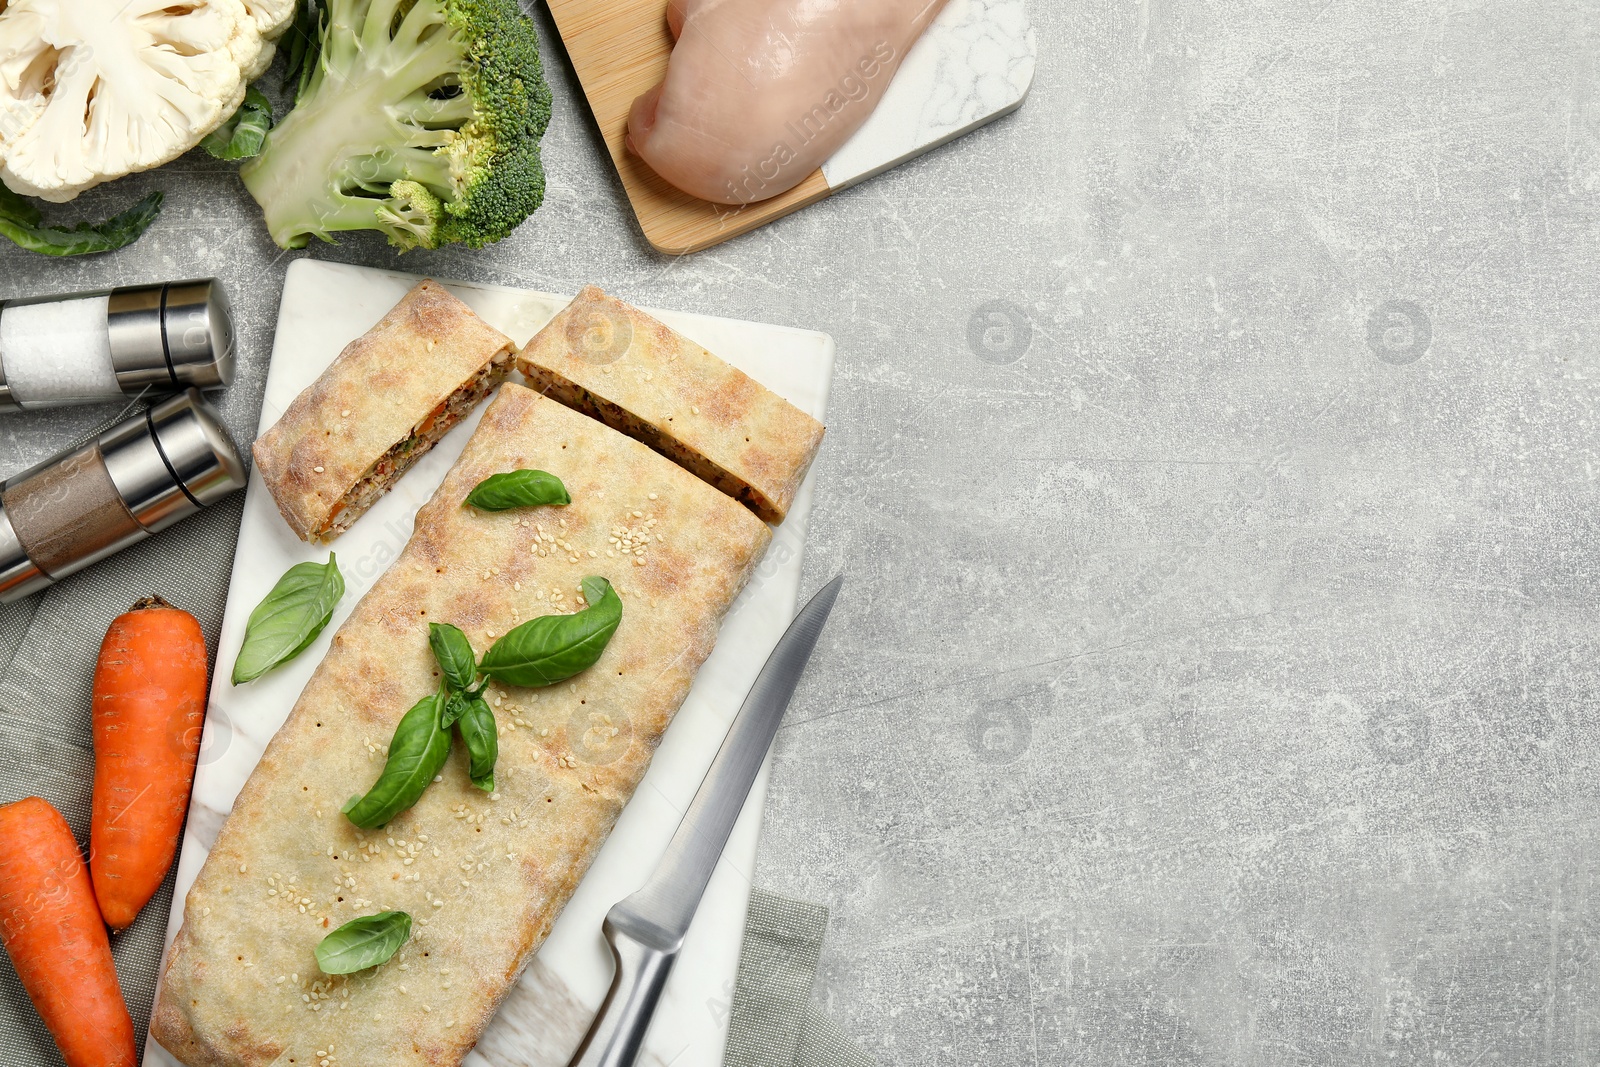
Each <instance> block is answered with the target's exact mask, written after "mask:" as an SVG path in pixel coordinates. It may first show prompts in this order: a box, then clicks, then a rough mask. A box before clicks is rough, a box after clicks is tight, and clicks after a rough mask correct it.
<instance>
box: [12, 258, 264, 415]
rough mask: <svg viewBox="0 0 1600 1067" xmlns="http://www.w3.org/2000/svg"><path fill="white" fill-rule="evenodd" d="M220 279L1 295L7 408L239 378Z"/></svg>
mask: <svg viewBox="0 0 1600 1067" xmlns="http://www.w3.org/2000/svg"><path fill="white" fill-rule="evenodd" d="M233 364H234V360H233V316H232V314H231V313H230V312H229V310H228V298H227V296H226V295H225V294H224V293H223V291H222V283H221V282H219V281H217V280H216V279H215V278H207V279H203V280H200V281H190V282H167V283H165V284H163V285H129V286H123V287H121V288H118V289H109V290H101V291H99V292H93V293H76V294H72V295H69V296H50V297H35V298H30V299H25V300H6V301H0V413H4V412H8V411H17V410H20V409H22V408H41V407H53V406H57V405H62V404H92V403H95V402H97V401H103V400H116V399H120V398H122V397H133V396H141V395H143V394H144V393H146V392H147V391H148V392H153V393H156V394H162V393H173V392H177V391H179V390H181V389H185V388H188V387H189V386H194V387H196V388H200V389H213V388H217V387H219V386H224V385H227V384H228V383H229V382H231V381H233Z"/></svg>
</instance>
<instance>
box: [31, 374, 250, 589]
mask: <svg viewBox="0 0 1600 1067" xmlns="http://www.w3.org/2000/svg"><path fill="white" fill-rule="evenodd" d="M244 484H245V480H244V464H242V463H241V462H240V461H239V452H238V450H237V449H235V448H234V446H233V442H232V441H231V440H230V439H229V438H228V432H227V431H226V430H225V429H223V426H222V422H221V420H220V419H218V418H217V413H216V412H215V411H214V410H213V409H212V408H211V406H210V405H209V404H207V403H206V402H205V401H204V400H203V399H201V397H200V391H199V390H197V389H189V390H187V391H186V392H183V393H180V394H178V395H177V396H174V397H171V398H169V399H167V400H165V401H163V402H162V403H160V404H157V405H156V406H155V407H153V408H151V409H150V410H149V411H146V412H144V413H143V414H140V415H136V416H134V417H133V418H131V419H128V420H127V421H125V422H122V423H119V424H117V425H116V426H113V427H112V428H111V429H109V430H107V431H106V432H105V433H103V434H101V435H100V436H99V437H97V438H95V439H94V440H93V441H91V442H89V443H88V444H87V445H84V446H83V447H82V448H78V449H75V450H73V451H70V452H66V453H63V454H62V455H59V456H56V457H55V458H54V459H49V460H46V461H45V462H43V463H41V464H39V465H38V466H37V467H34V468H32V469H31V470H26V471H23V472H22V473H21V474H18V475H16V476H15V477H13V478H10V479H8V480H7V481H5V482H3V483H0V603H5V602H7V601H11V600H16V599H18V598H19V597H24V596H27V595H28V594H29V593H33V592H37V591H38V590H40V589H43V588H45V587H46V586H48V585H50V584H51V583H52V582H54V581H56V580H57V579H60V578H64V577H66V576H67V575H69V574H72V573H74V572H76V571H80V570H82V569H83V568H85V567H87V566H89V565H90V564H91V563H96V562H98V561H99V560H102V559H104V558H106V557H107V556H109V555H111V554H112V553H113V552H120V551H121V550H122V549H124V548H127V547H128V546H129V545H132V544H134V543H135V542H138V541H143V540H144V539H145V538H147V537H149V536H150V535H151V534H156V533H160V532H161V531H162V530H165V529H166V528H167V527H168V526H171V525H172V524H173V523H175V522H178V521H179V520H180V519H185V518H188V517H189V516H190V515H193V514H195V513H196V512H197V511H199V510H200V509H201V508H203V507H206V506H207V505H209V504H213V503H215V502H216V501H218V500H220V499H222V498H223V497H225V496H227V495H228V494H229V493H231V492H233V491H234V490H235V489H243V488H244Z"/></svg>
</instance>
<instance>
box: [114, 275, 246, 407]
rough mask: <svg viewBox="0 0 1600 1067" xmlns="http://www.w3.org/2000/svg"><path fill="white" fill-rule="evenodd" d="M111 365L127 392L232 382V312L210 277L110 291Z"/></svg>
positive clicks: (204, 386)
mask: <svg viewBox="0 0 1600 1067" xmlns="http://www.w3.org/2000/svg"><path fill="white" fill-rule="evenodd" d="M106 320H107V326H108V328H109V329H110V332H111V364H112V367H113V368H114V369H115V371H116V374H117V384H118V385H120V386H121V387H122V391H123V392H124V393H126V394H128V395H129V396H134V395H137V394H138V393H139V392H141V391H142V390H144V389H147V388H148V389H155V390H157V391H158V392H165V391H167V390H171V389H183V388H186V387H188V386H194V387H196V388H199V389H215V388H217V387H219V386H223V385H227V384H228V383H230V382H232V381H233V372H234V333H233V313H232V311H231V309H230V308H229V306H228V297H227V294H225V293H224V292H223V291H222V283H221V282H219V281H217V280H216V279H215V278H204V279H200V280H198V281H188V282H168V283H167V284H165V285H130V286H123V287H121V288H118V289H113V290H111V295H110V299H109V301H108V307H107V310H106Z"/></svg>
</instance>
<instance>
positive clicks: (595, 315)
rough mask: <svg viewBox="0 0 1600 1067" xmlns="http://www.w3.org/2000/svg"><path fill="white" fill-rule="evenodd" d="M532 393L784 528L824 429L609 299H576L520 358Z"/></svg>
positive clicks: (587, 292) (587, 295) (589, 292)
mask: <svg viewBox="0 0 1600 1067" xmlns="http://www.w3.org/2000/svg"><path fill="white" fill-rule="evenodd" d="M517 369H518V370H520V371H522V373H523V375H524V376H525V377H526V378H527V379H528V382H529V384H531V385H532V386H533V387H534V388H535V389H538V390H539V391H540V392H542V393H544V394H546V395H547V396H550V397H553V398H555V399H556V400H559V401H561V402H562V403H563V404H566V405H567V406H568V407H572V408H576V409H577V410H579V411H582V412H584V413H585V414H587V415H592V416H593V417H595V418H597V419H599V420H600V421H602V422H604V423H605V424H606V425H608V426H610V427H612V428H613V429H617V430H621V431H622V432H623V433H625V434H627V435H628V436H629V437H632V438H634V439H636V440H639V441H643V442H644V443H645V444H647V445H649V446H650V447H651V448H653V449H655V450H656V451H657V452H660V453H661V454H662V455H664V456H667V457H669V458H671V459H672V460H673V461H674V462H676V463H678V464H680V465H681V466H683V467H684V469H686V470H689V471H692V472H693V473H695V474H697V475H699V476H700V477H701V478H702V479H704V480H705V481H707V482H709V483H710V484H712V485H714V486H716V487H717V488H718V489H721V490H722V491H723V492H724V493H727V494H728V495H729V496H732V497H735V498H736V499H738V500H741V501H743V502H744V503H745V504H746V505H748V506H749V507H750V509H751V510H752V511H754V512H755V513H756V514H757V515H759V516H761V517H762V518H763V519H765V520H766V521H768V522H774V523H776V522H782V521H783V517H784V516H785V515H786V514H788V511H789V505H791V504H792V503H794V495H795V493H797V492H799V490H800V483H801V482H802V481H804V480H805V476H806V471H807V470H808V469H810V467H811V461H812V460H813V459H814V458H815V457H816V454H817V449H818V448H819V447H821V445H822V435H823V433H824V428H823V425H822V423H820V422H818V421H817V420H816V419H813V418H812V417H811V416H810V415H807V414H806V413H805V412H803V411H801V410H800V409H799V408H797V407H795V406H794V405H793V404H791V403H789V402H788V401H787V400H785V399H783V397H781V396H779V395H778V394H776V393H774V392H773V391H772V390H770V389H768V388H767V387H766V386H764V385H762V384H761V383H760V382H758V381H756V380H755V379H754V378H752V377H750V376H749V375H748V374H745V373H744V372H743V371H741V370H739V369H737V368H735V367H732V366H730V365H729V364H727V363H725V362H723V361H722V360H721V359H718V358H717V357H716V356H714V355H712V354H711V353H710V352H707V351H706V350H705V349H703V348H701V347H700V346H699V345H697V344H695V343H694V342H693V341H691V340H689V339H688V338H687V337H684V336H683V335H681V334H679V333H676V332H674V331H673V330H671V329H670V328H668V327H667V326H666V325H664V324H662V323H661V322H658V321H657V320H655V319H653V318H651V317H650V316H649V315H646V314H645V313H644V312H642V311H640V310H639V309H638V308H635V307H630V306H629V305H627V304H625V303H623V302H622V301H620V300H618V299H616V298H615V297H611V296H607V295H606V294H605V293H603V292H601V291H600V290H599V289H597V288H595V287H594V286H592V285H591V286H589V287H588V288H586V289H584V290H583V292H581V293H579V294H578V295H577V297H576V298H575V299H574V300H573V301H572V303H570V304H568V305H567V307H566V308H565V309H564V310H563V311H562V312H561V313H560V314H558V315H557V316H556V317H555V318H554V319H552V320H551V321H550V323H549V325H547V326H546V327H545V328H544V329H543V330H541V331H539V333H538V335H537V336H535V337H534V338H533V340H531V341H529V342H528V345H527V347H526V348H524V349H523V350H522V351H521V352H520V353H519V354H518V355H517Z"/></svg>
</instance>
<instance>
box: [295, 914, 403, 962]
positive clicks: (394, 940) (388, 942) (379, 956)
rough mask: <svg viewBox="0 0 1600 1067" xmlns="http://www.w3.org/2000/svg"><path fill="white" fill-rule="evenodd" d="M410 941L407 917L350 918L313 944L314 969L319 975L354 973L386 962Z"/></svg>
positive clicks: (391, 915) (383, 915)
mask: <svg viewBox="0 0 1600 1067" xmlns="http://www.w3.org/2000/svg"><path fill="white" fill-rule="evenodd" d="M410 938H411V916H409V915H407V914H406V913H405V912H403V911H380V912H378V914H376V915H363V916H362V917H361V918H359V919H351V920H350V921H349V922H347V923H345V924H344V925H343V926H341V927H339V929H337V930H335V931H334V932H333V933H331V934H329V935H328V936H327V937H325V938H323V939H322V941H321V942H320V943H319V944H318V945H317V966H318V967H321V968H322V973H323V974H354V973H356V972H357V971H364V970H366V969H367V968H368V967H376V966H377V965H378V964H380V963H388V962H389V960H390V959H391V958H393V956H394V954H395V953H396V952H399V951H400V946H402V945H404V944H405V943H406V942H407V941H408V940H410Z"/></svg>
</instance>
